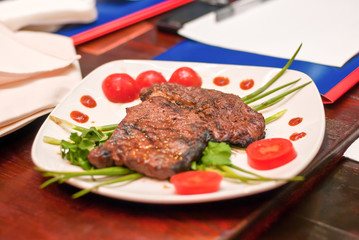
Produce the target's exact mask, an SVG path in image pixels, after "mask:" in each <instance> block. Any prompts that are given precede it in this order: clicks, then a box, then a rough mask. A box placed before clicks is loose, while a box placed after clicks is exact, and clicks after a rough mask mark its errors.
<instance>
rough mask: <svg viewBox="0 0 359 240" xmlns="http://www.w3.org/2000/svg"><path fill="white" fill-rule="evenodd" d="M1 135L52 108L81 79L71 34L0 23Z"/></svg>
mask: <svg viewBox="0 0 359 240" xmlns="http://www.w3.org/2000/svg"><path fill="white" fill-rule="evenodd" d="M0 55H1V56H3V57H1V58H0V112H1V115H0V137H1V136H4V135H5V134H8V133H10V132H12V131H14V130H16V129H18V128H19V127H21V126H23V125H25V124H27V123H28V122H30V121H32V120H34V119H36V118H37V117H39V116H41V115H43V114H46V113H48V112H50V111H51V110H52V109H53V108H54V107H55V106H56V105H57V104H58V103H59V102H60V101H61V99H62V98H63V97H64V95H65V94H67V93H68V92H69V90H71V89H72V88H73V87H74V86H75V85H77V83H78V82H80V80H81V79H82V76H81V72H80V68H79V64H78V59H79V56H77V55H76V51H75V48H74V45H73V42H72V40H71V39H70V38H68V37H65V36H61V35H57V34H52V33H44V32H32V31H19V32H11V31H9V29H7V28H6V27H4V26H3V25H0Z"/></svg>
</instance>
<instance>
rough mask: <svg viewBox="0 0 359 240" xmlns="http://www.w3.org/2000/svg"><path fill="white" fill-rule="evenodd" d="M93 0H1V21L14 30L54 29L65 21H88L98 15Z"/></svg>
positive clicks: (66, 22) (91, 20) (65, 22)
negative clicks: (28, 28) (31, 28)
mask: <svg viewBox="0 0 359 240" xmlns="http://www.w3.org/2000/svg"><path fill="white" fill-rule="evenodd" d="M95 4H96V1H95V0H11V1H10V0H8V1H1V2H0V22H2V23H3V24H4V25H6V26H7V27H8V28H9V29H11V30H13V31H15V30H19V29H22V28H24V27H29V26H31V27H32V26H36V27H37V29H39V27H41V30H44V29H45V30H56V29H57V28H56V26H61V25H62V24H68V23H90V22H93V21H94V20H96V18H97V9H96V5H95Z"/></svg>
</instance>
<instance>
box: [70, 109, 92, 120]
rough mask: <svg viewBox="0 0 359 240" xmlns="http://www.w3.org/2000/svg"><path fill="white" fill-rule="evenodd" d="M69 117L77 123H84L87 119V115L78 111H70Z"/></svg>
mask: <svg viewBox="0 0 359 240" xmlns="http://www.w3.org/2000/svg"><path fill="white" fill-rule="evenodd" d="M70 117H71V118H72V119H73V120H74V121H76V122H78V123H85V122H87V121H88V120H89V116H87V115H86V114H84V113H82V112H79V111H72V112H71V113H70Z"/></svg>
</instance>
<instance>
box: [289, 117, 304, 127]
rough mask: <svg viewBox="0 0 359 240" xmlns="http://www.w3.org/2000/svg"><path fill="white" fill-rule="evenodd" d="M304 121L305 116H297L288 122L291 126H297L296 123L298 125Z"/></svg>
mask: <svg viewBox="0 0 359 240" xmlns="http://www.w3.org/2000/svg"><path fill="white" fill-rule="evenodd" d="M302 121H303V118H301V117H296V118H292V119H291V120H290V121H289V122H288V124H289V126H296V125H298V124H299V123H301V122H302Z"/></svg>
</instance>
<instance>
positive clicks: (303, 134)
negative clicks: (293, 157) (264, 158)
mask: <svg viewBox="0 0 359 240" xmlns="http://www.w3.org/2000/svg"><path fill="white" fill-rule="evenodd" d="M306 135H307V134H306V133H305V132H300V133H293V134H292V135H290V137H289V139H290V140H292V141H297V140H298V139H300V138H302V137H305V136H306Z"/></svg>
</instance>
